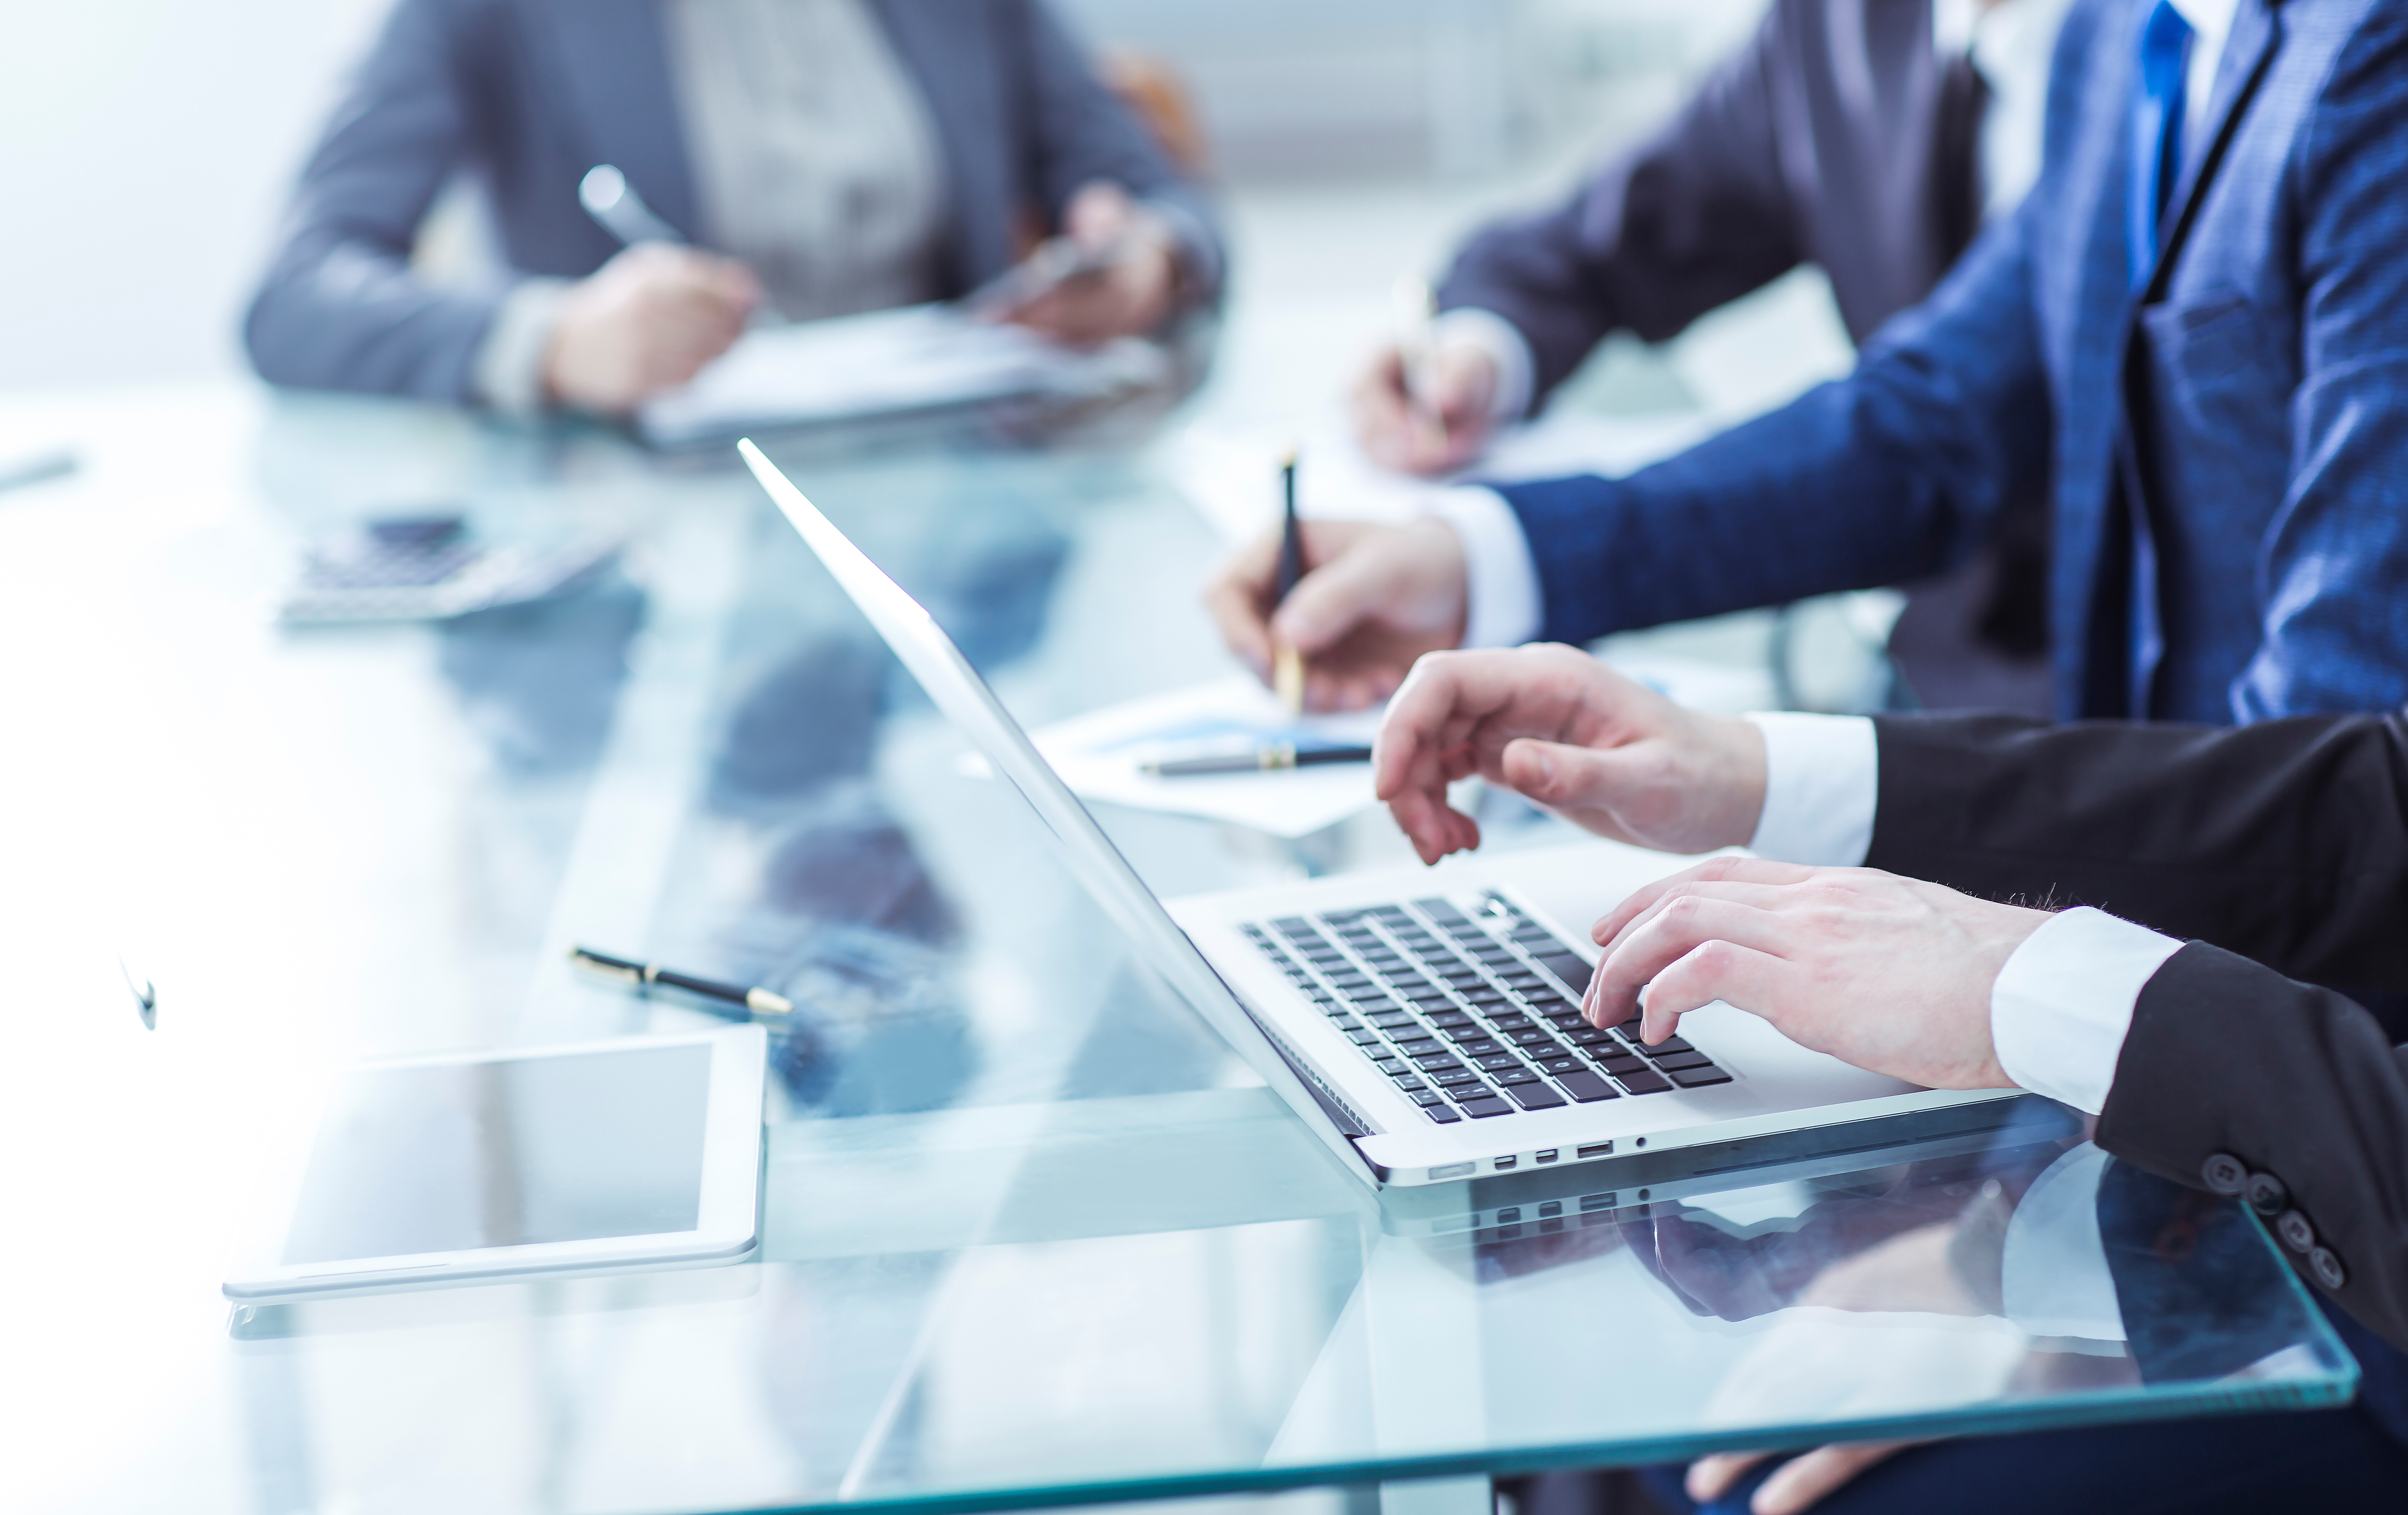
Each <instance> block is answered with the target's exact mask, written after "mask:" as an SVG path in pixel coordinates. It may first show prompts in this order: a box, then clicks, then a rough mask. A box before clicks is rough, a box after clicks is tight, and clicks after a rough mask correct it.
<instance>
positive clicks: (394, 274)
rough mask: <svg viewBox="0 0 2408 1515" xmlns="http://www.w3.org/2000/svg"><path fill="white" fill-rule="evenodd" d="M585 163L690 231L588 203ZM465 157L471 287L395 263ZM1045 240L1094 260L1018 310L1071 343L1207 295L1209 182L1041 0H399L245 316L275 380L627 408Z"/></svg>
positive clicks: (1212, 281)
mask: <svg viewBox="0 0 2408 1515" xmlns="http://www.w3.org/2000/svg"><path fill="white" fill-rule="evenodd" d="M602 164H609V165H612V166H616V167H617V168H619V169H620V170H621V171H622V173H623V174H624V176H625V180H626V182H627V185H628V187H629V188H630V189H631V190H632V191H633V192H634V193H635V195H637V196H638V197H639V198H640V199H641V201H642V202H643V204H644V205H645V206H646V207H647V208H648V209H650V210H651V211H652V213H653V214H654V215H656V216H657V217H659V218H660V219H661V220H662V221H664V222H666V223H667V224H668V226H669V227H670V228H672V229H673V230H674V232H675V233H676V234H678V235H679V236H680V237H681V238H683V240H682V242H681V243H680V242H669V241H665V240H652V241H643V242H638V244H637V245H634V246H629V247H622V246H621V244H620V243H619V241H618V240H617V239H616V238H613V237H612V235H611V234H610V233H609V232H607V231H605V230H604V229H603V228H602V226H601V225H600V224H597V223H596V222H595V220H594V219H593V218H592V217H590V216H589V215H588V214H587V213H586V211H585V209H583V207H582V206H581V203H580V201H579V196H578V188H579V184H580V181H581V180H582V179H583V178H584V176H585V174H586V172H587V171H588V170H589V169H591V168H593V167H595V166H597V165H602ZM462 175H466V176H471V177H472V178H473V179H474V180H475V181H476V183H477V184H478V185H479V187H480V189H481V191H482V192H483V195H484V197H485V200H486V202H487V205H488V207H489V209H490V211H491V220H492V224H493V226H494V229H495V233H496V237H497V240H498V242H499V244H500V251H501V253H502V256H503V258H504V260H505V261H506V262H507V264H508V272H507V275H506V276H505V277H504V278H503V279H501V280H500V281H495V282H493V283H490V284H488V285H487V286H486V287H481V288H468V289H464V288H452V287H439V286H438V285H437V283H436V282H434V281H430V280H428V279H427V278H425V277H423V275H422V273H421V271H420V270H419V269H418V268H416V267H413V263H412V250H413V246H414V244H415V242H416V240H417V238H418V236H419V232H420V229H421V226H422V224H423V223H424V222H425V220H426V219H427V216H428V214H429V211H430V209H431V208H432V207H433V206H434V205H435V204H436V201H437V196H438V195H439V194H440V193H441V192H442V191H443V190H444V189H445V188H446V186H447V184H449V183H450V182H451V181H452V180H454V179H455V177H458V176H462ZM1049 235H1063V236H1067V237H1068V238H1070V239H1071V240H1072V241H1073V242H1075V243H1076V244H1078V246H1079V247H1080V249H1081V251H1082V252H1083V253H1084V254H1085V255H1086V256H1087V258H1088V259H1089V260H1090V261H1094V262H1097V263H1100V264H1101V265H1102V267H1101V270H1100V272H1099V273H1098V274H1097V275H1096V276H1094V277H1088V278H1083V279H1080V280H1075V281H1066V282H1064V283H1063V284H1061V285H1059V286H1058V287H1056V288H1054V290H1052V291H1051V292H1049V293H1043V294H1039V295H1037V296H1035V297H1033V298H1028V299H1024V300H1022V301H1020V302H1019V303H1017V304H1015V305H1013V306H1012V307H1011V308H1010V309H1009V310H1007V311H1006V312H1005V313H1006V315H1007V317H1008V318H1009V319H1011V320H1013V321H1017V322H1019V323H1021V324H1023V325H1027V326H1029V327H1030V328H1032V329H1034V330H1036V331H1039V332H1040V333H1043V334H1046V335H1048V336H1052V337H1054V338H1057V339H1062V340H1066V341H1071V342H1093V341H1099V340H1103V339H1110V338H1112V337H1118V336H1124V335H1132V334H1143V333H1149V332H1153V331H1156V330H1158V329H1161V328H1163V327H1164V326H1165V325H1168V323H1170V322H1171V321H1172V320H1173V319H1174V318H1176V317H1177V316H1178V315H1180V314H1182V313H1183V312H1184V311H1187V310H1193V309H1196V308H1197V307H1199V306H1201V305H1203V304H1205V303H1207V302H1209V301H1210V300H1211V299H1212V298H1213V297H1214V296H1216V295H1217V293H1218V290H1219V287H1220V281H1221V273H1222V252H1221V245H1220V240H1219V233H1218V230H1217V228H1216V226H1215V224H1214V217H1213V213H1212V210H1211V206H1210V204H1209V203H1208V201H1207V199H1206V197H1205V195H1203V193H1202V192H1201V190H1200V189H1199V187H1198V186H1197V183H1195V182H1194V181H1193V180H1192V179H1190V178H1189V177H1188V176H1186V175H1185V174H1183V172H1182V171H1181V170H1180V169H1179V168H1178V167H1176V166H1173V164H1172V163H1171V162H1170V160H1169V159H1168V157H1167V156H1166V154H1165V152H1164V151H1163V150H1162V149H1161V147H1160V146H1159V145H1158V144H1157V142H1156V141H1155V140H1154V137H1152V136H1150V135H1149V133H1148V130H1147V127H1146V125H1145V124H1144V123H1142V122H1140V119H1139V118H1138V117H1137V116H1136V115H1134V114H1133V113H1132V112H1131V111H1130V110H1129V109H1128V108H1126V107H1125V105H1124V104H1123V103H1122V101H1121V100H1120V99H1119V98H1118V97H1116V96H1115V95H1114V94H1112V93H1111V91H1110V90H1109V89H1107V88H1106V86H1105V85H1104V84H1103V83H1102V82H1101V81H1099V79H1098V78H1097V74H1096V72H1095V70H1094V69H1093V68H1092V67H1091V65H1090V64H1089V62H1088V60H1087V58H1086V57H1085V56H1084V55H1083V53H1082V51H1080V49H1079V48H1078V46H1077V45H1076V44H1075V43H1074V42H1073V40H1072V39H1071V38H1070V36H1068V34H1067V33H1066V32H1065V31H1064V30H1063V28H1062V26H1061V25H1060V23H1059V22H1057V21H1056V20H1055V19H1054V16H1053V14H1052V13H1051V12H1050V11H1049V10H1048V9H1047V8H1046V7H1045V5H1044V4H1043V0H581V3H580V4H577V5H575V6H560V5H549V4H543V3H541V0H399V3H398V4H397V5H396V6H395V7H394V11H393V13H392V15H391V17H390V18H389V19H388V21H387V22H386V23H385V27H384V31H383V33H382V35H381V36H380V37H379V39H378V40H377V42H376V44H375V45H374V47H373V48H372V49H371V50H370V51H369V53H368V55H367V57H366V61H365V62H364V64H363V65H362V66H361V68H360V70H359V72H358V75H357V77H356V78H355V79H353V80H352V82H351V87H350V89H349V91H348V92H347V94H345V96H344V98H343V101H342V103H341V104H340V106H339V107H338V108H337V109H336V111H335V113H334V116H333V119H332V120H331V121H330V122H329V123H328V125H327V127H326V130H325V133H324V135H323V137H322V138H321V139H320V141H319V142H318V144H317V147H316V149H315V150H314V151H312V152H311V153H310V155H309V158H308V163H307V165H306V166H304V168H303V169H302V173H301V181H300V184H299V187H298V190H297V192H296V194H295V195H294V203H293V207H292V209H291V211H290V213H289V215H288V217H287V219H286V223H285V225H284V228H283V232H282V236H281V238H280V239H279V247H278V250H277V252H276V253H275V255H274V257H273V259H272V261H271V262H270V264H269V267H268V270H267V273H266V276H265V279H264V280H263V281H262V282H261V285H260V288H259V292H258V294H257V295H256V296H254V297H253V299H252V301H251V309H250V311H249V314H248V316H247V318H246V321H245V324H244V337H245V340H246V342H247V344H248V347H249V350H250V353H251V362H252V363H253V365H254V366H255V367H256V368H258V370H259V373H260V376H261V377H262V378H265V380H267V381H268V382H271V383H276V384H285V385H294V386H299V387H308V388H322V389H344V390H355V391H364V392H367V393H374V394H387V395H401V396H409V397H416V398H420V399H429V400H437V401H443V402H450V403H455V404H468V405H482V406H487V407H490V408H493V409H495V410H498V411H506V412H512V413H519V414H527V413H533V412H536V411H541V410H544V409H546V408H549V407H555V406H565V407H571V408H577V409H583V410H590V411H603V412H624V411H629V410H632V409H633V408H634V407H635V406H637V405H638V404H640V403H641V402H642V401H643V400H644V399H645V398H647V397H650V396H652V395H653V394H656V393H658V392H659V391H661V390H664V389H667V388H671V387H674V386H675V385H677V384H680V383H682V382H685V381H686V380H688V379H690V378H692V377H693V376H694V374H695V372H697V371H698V370H699V369H700V368H702V367H703V366H704V365H705V364H707V363H709V362H710V360H711V359H712V358H714V357H717V356H718V355H719V354H720V353H723V352H724V351H725V350H726V349H727V347H728V346H729V345H730V344H731V343H733V342H734V341H735V339H737V337H738V335H739V334H740V333H741V332H742V331H743V329H744V327H745V324H746V322H747V321H748V319H750V318H751V316H752V315H753V312H754V311H755V310H761V309H767V310H774V311H776V312H778V313H779V314H781V315H783V316H786V317H789V318H796V319H808V318H814V317H823V316H837V315H845V314H851V313H853V312H857V311H864V310H882V309H886V308H890V307H895V306H901V305H909V304H913V303H917V302H921V301H925V300H934V299H943V298H949V297H952V296H959V295H962V294H964V293H966V292H968V291H969V290H972V289H975V288H977V287H978V286H980V285H982V284H984V283H986V282H987V281H991V280H993V279H995V278H996V276H998V275H1000V274H1002V273H1004V272H1006V271H1007V270H1008V269H1010V268H1011V267H1012V266H1013V265H1014V263H1015V262H1016V261H1017V260H1018V259H1019V258H1020V257H1022V256H1023V255H1025V253H1026V252H1028V251H1029V249H1030V248H1031V247H1032V246H1033V245H1034V244H1035V242H1036V241H1037V240H1038V239H1039V238H1043V237H1046V236H1049Z"/></svg>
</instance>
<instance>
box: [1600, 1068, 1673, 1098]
mask: <svg viewBox="0 0 2408 1515" xmlns="http://www.w3.org/2000/svg"><path fill="white" fill-rule="evenodd" d="M1613 1076H1614V1077H1615V1078H1616V1079H1617V1080H1619V1081H1620V1082H1621V1084H1622V1087H1623V1088H1624V1089H1627V1090H1628V1091H1630V1092H1631V1093H1633V1094H1661V1093H1663V1092H1664V1091H1665V1090H1666V1089H1670V1088H1671V1087H1672V1086H1671V1085H1670V1084H1668V1083H1666V1082H1664V1078H1663V1075H1661V1074H1652V1073H1647V1072H1644V1071H1641V1072H1640V1073H1627V1074H1622V1073H1618V1074H1615V1075H1613Z"/></svg>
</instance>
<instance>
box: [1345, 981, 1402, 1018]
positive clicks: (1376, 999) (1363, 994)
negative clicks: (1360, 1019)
mask: <svg viewBox="0 0 2408 1515" xmlns="http://www.w3.org/2000/svg"><path fill="white" fill-rule="evenodd" d="M1345 994H1346V998H1347V999H1348V1000H1349V1001H1351V1002H1353V1003H1355V1004H1358V1005H1360V1006H1362V1008H1363V1013H1364V1014H1365V1015H1369V1014H1371V1013H1372V1012H1374V1011H1377V1010H1386V1009H1390V1008H1393V1007H1394V1006H1395V1004H1396V1003H1397V1002H1396V1001H1394V1000H1392V999H1390V998H1388V991H1387V990H1386V989H1383V988H1381V987H1380V986H1379V985H1377V984H1365V985H1362V986H1361V987H1359V988H1351V989H1348V990H1346V991H1345Z"/></svg>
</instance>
